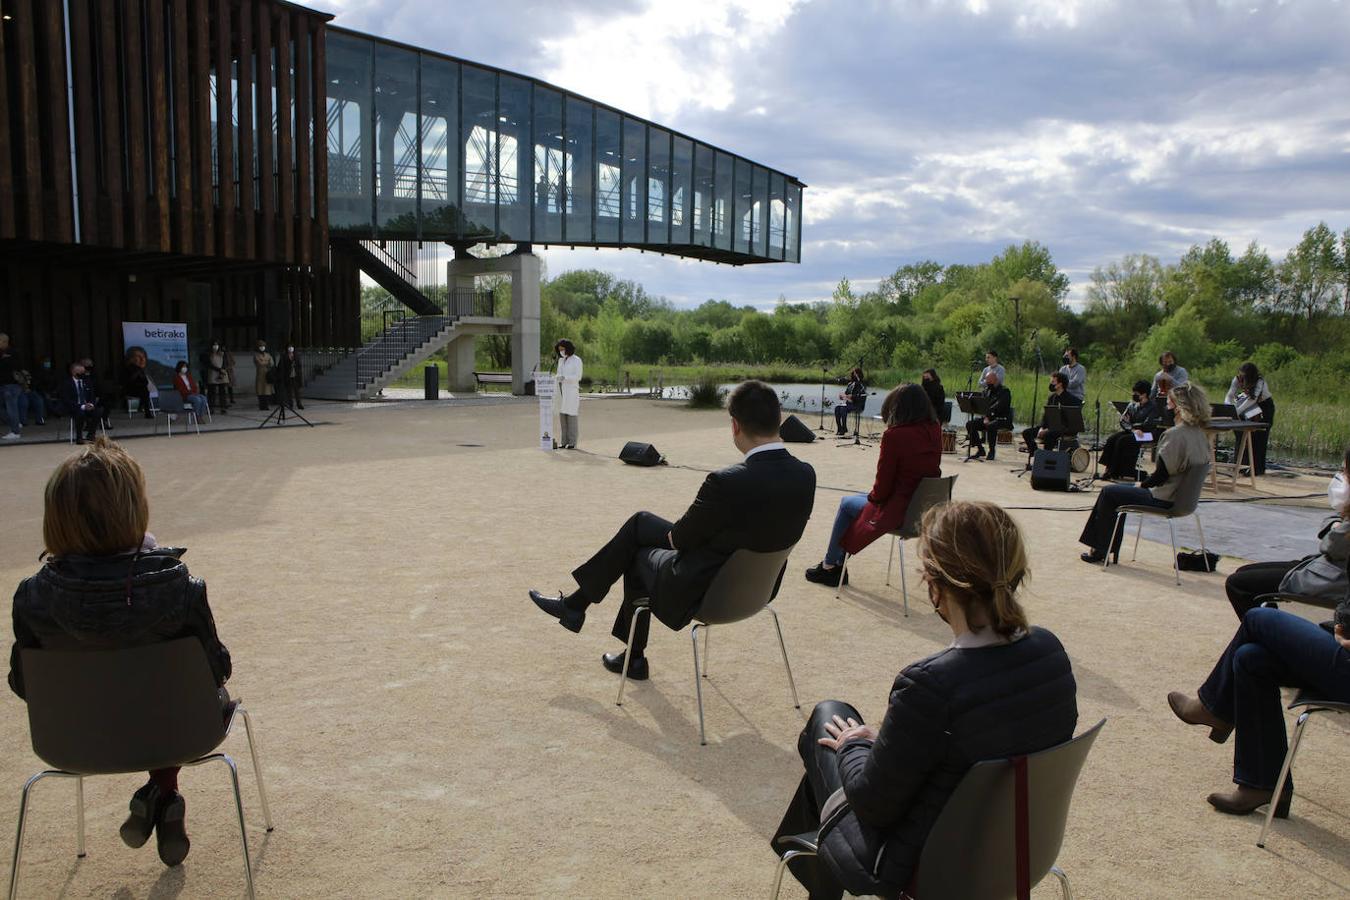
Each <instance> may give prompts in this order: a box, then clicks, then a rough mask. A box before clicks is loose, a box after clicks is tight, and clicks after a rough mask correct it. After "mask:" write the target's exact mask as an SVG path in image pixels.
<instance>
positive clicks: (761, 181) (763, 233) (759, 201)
mask: <svg viewBox="0 0 1350 900" xmlns="http://www.w3.org/2000/svg"><path fill="white" fill-rule="evenodd" d="M753 177H754V182H753V187H754V194H755V196H754V201H753V205H752V206H751V207H750V213H751V223H752V224H751V229H750V252H751V253H754V254H755V255H756V256H759V257H767V256H768V255H769V229H768V227H767V224H768V223H767V222H766V221H765V219H767V218H768V215H769V170H768V169H766V168H764V167H763V166H755V169H754V176H753Z"/></svg>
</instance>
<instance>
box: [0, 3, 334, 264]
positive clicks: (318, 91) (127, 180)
mask: <svg viewBox="0 0 1350 900" xmlns="http://www.w3.org/2000/svg"><path fill="white" fill-rule="evenodd" d="M4 8H5V13H6V16H7V17H8V18H7V19H6V20H5V22H4V26H3V31H2V33H0V109H3V110H5V111H6V112H7V115H3V116H0V197H4V198H6V202H4V203H3V204H0V240H9V239H15V240H25V241H44V242H52V243H76V242H78V243H81V244H86V245H92V246H99V247H107V248H121V249H126V250H134V251H145V252H152V253H170V254H185V255H197V256H207V257H210V256H219V257H225V258H231V259H236V260H249V261H251V260H257V261H264V262H273V263H278V264H290V265H301V266H311V265H315V266H323V265H325V264H326V259H327V253H326V252H325V250H326V237H327V222H326V221H323V220H322V217H323V216H325V215H326V214H327V208H328V196H327V188H328V185H327V177H326V176H327V165H326V160H325V158H324V152H325V147H324V144H323V142H324V139H325V131H326V129H325V128H324V121H323V119H322V118H321V117H322V116H324V114H325V112H326V110H325V102H324V99H323V97H324V89H323V64H324V36H325V29H324V25H323V23H324V22H325V21H327V19H328V16H326V15H324V14H322V13H318V12H308V11H306V10H305V9H303V8H301V7H298V6H295V5H294V4H288V3H281V2H277V0H68V2H62V0H50V2H49V0H4ZM67 46H68V47H69V53H67ZM274 56H275V57H276V60H275V63H274V62H273V57H274ZM72 100H73V102H74V109H73V110H72V109H71V102H72ZM72 140H73V149H74V152H73V153H72ZM297 142H299V144H298V145H297ZM72 159H73V162H74V165H73V168H72Z"/></svg>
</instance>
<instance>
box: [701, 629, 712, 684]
mask: <svg viewBox="0 0 1350 900" xmlns="http://www.w3.org/2000/svg"><path fill="white" fill-rule="evenodd" d="M711 633H712V627H711V626H709V625H704V626H703V677H704V678H707V677H708V635H709V634H711Z"/></svg>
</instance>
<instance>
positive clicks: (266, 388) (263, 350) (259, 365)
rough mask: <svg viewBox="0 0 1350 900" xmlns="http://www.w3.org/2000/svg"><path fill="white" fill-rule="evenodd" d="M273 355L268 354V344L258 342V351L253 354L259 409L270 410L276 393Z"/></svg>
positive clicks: (254, 380) (255, 388)
mask: <svg viewBox="0 0 1350 900" xmlns="http://www.w3.org/2000/svg"><path fill="white" fill-rule="evenodd" d="M273 365H274V362H273V360H272V354H270V353H268V352H267V342H266V341H261V340H260V341H258V349H257V350H256V351H254V353H253V372H254V374H253V390H254V392H255V393H256V394H257V395H258V409H263V410H265V409H270V408H271V397H272V395H273V394H274V393H276V389H275V388H274V387H272V382H271V378H270V376H271V374H272V366H273Z"/></svg>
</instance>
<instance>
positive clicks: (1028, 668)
mask: <svg viewBox="0 0 1350 900" xmlns="http://www.w3.org/2000/svg"><path fill="white" fill-rule="evenodd" d="M919 534H920V538H919V560H920V566H921V569H922V572H923V580H924V582H925V583H926V584H927V586H928V599H929V602H931V603H932V604H933V608H934V609H935V610H936V611H937V614H938V615H939V616H940V617H941V619H942V621H943V622H945V623H946V624H947V627H948V628H950V629H951V632H950V633H951V635H952V640H951V642H950V643H949V644H948V646H947V647H945V648H943V649H942V650H939V651H938V652H937V653H934V654H933V655H931V656H928V657H927V658H925V659H921V660H919V661H918V662H915V663H912V664H910V665H909V666H906V667H905V669H904V670H903V671H902V672H901V673H900V674H899V675H898V676H897V677H896V679H895V682H894V683H893V684H892V686H891V690H890V696H889V701H888V704H887V707H886V714H885V718H883V719H882V720H881V725H880V727H877V726H875V725H867V724H865V723H864V722H863V718H862V716H861V715H860V714H859V713H858V711H857V710H856V709H854V708H853V707H852V706H850V705H848V704H847V703H843V702H841V701H839V700H826V701H824V702H822V703H819V704H817V705H816V708H815V710H814V711H813V712H812V713H811V717H810V719H809V720H808V721H807V723H806V727H805V728H804V729H803V730H802V732H801V735H800V736H799V737H798V739H797V751H798V753H799V754H800V755H801V758H802V762H803V764H804V766H805V770H806V771H805V774H804V775H803V776H802V779H801V781H800V783H799V784H798V787H797V792H796V795H795V796H794V797H793V798H792V801H791V803H790V805H789V806H788V809H787V812H786V813H785V814H784V815H783V819H782V821H781V822H780V824H779V826H778V829H777V831H776V832H775V834H774V836H773V838H771V840H770V846H771V847H773V849H774V850H775V852H782V851H783V850H784V849H790V848H791V847H792V844H791V843H789V841H790V839H791V838H792V837H793V836H794V835H799V834H802V833H803V832H811V831H816V830H817V829H819V832H818V843H819V853H818V855H816V856H805V857H798V858H797V859H794V860H792V861H791V862H789V863H788V869H789V871H791V873H792V875H793V876H794V877H795V878H796V879H797V880H798V881H800V882H801V883H802V885H803V886H805V887H806V888H807V890H808V891H809V892H810V895H811V897H812V900H823V898H835V897H839V896H841V894H842V893H843V891H844V890H848V891H849V892H850V893H852V894H855V895H858V896H863V895H867V896H871V895H874V894H875V895H880V896H883V897H893V896H899V894H900V893H901V892H902V891H903V890H904V889H905V887H906V886H907V885H908V884H909V883H910V880H911V879H912V878H913V876H914V872H915V869H916V867H917V866H918V863H919V856H920V854H921V853H922V851H923V845H924V842H925V841H926V840H927V838H928V834H929V832H930V831H931V830H932V828H933V825H934V824H935V823H936V822H937V820H938V818H939V816H941V814H942V809H943V807H944V806H945V805H946V803H947V801H948V799H949V798H950V797H951V796H952V793H953V792H954V791H955V790H956V787H957V785H958V784H960V782H961V779H962V778H963V777H964V776H965V774H966V772H967V771H969V770H970V768H971V766H972V765H973V764H974V763H975V762H977V761H979V760H984V759H1000V758H1004V757H1009V756H1019V755H1022V754H1029V753H1035V752H1037V751H1038V750H1044V749H1047V748H1049V747H1053V746H1056V745H1058V744H1062V743H1064V742H1065V741H1067V740H1069V739H1070V738H1072V737H1073V732H1074V727H1075V726H1076V724H1077V722H1078V701H1077V684H1076V682H1075V680H1074V674H1073V667H1072V665H1071V664H1070V662H1069V656H1068V654H1067V653H1065V651H1064V646H1063V645H1062V644H1061V643H1060V641H1059V638H1057V637H1056V636H1055V635H1054V634H1053V633H1051V632H1050V631H1048V630H1046V629H1044V628H1040V627H1037V626H1033V625H1031V624H1030V622H1028V620H1027V614H1026V612H1025V610H1024V609H1023V608H1022V604H1021V601H1020V598H1019V597H1018V592H1019V589H1020V588H1021V586H1022V584H1023V582H1024V581H1025V580H1026V579H1027V576H1028V565H1027V554H1026V545H1025V542H1024V541H1023V538H1022V534H1021V531H1020V530H1019V529H1018V527H1017V524H1016V523H1015V522H1014V521H1013V520H1012V517H1011V516H1009V515H1008V513H1007V512H1005V511H1004V510H1003V509H1001V508H999V507H998V506H997V505H995V504H993V503H987V502H971V501H955V502H952V503H947V504H943V505H941V506H938V507H936V508H934V509H931V510H929V511H928V513H927V514H926V515H925V516H924V519H923V525H922V527H921V528H920V529H919ZM840 801H846V802H843V803H841V802H840Z"/></svg>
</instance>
